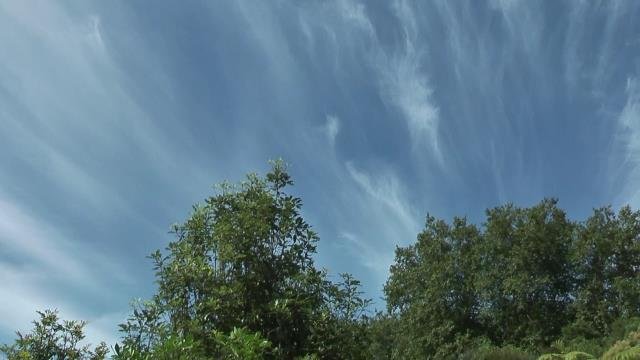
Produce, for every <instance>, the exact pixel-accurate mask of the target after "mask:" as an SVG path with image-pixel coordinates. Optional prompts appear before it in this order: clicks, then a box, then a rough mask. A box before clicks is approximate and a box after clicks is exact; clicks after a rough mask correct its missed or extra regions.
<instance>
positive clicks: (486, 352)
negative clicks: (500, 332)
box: [461, 344, 535, 360]
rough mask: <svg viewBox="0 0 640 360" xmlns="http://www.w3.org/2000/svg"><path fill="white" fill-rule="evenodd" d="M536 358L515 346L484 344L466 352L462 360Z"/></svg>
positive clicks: (521, 359)
mask: <svg viewBox="0 0 640 360" xmlns="http://www.w3.org/2000/svg"><path fill="white" fill-rule="evenodd" d="M534 359H535V356H534V355H531V354H530V353H528V352H526V351H524V350H522V349H519V348H517V347H515V346H510V345H506V346H502V347H498V346H493V345H490V344H483V345H481V346H479V347H477V348H475V349H474V350H471V351H468V352H466V353H465V354H464V355H463V356H462V357H461V360H534Z"/></svg>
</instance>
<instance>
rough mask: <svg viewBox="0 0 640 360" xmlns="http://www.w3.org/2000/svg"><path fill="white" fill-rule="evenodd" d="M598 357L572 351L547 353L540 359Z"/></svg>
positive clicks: (572, 359) (559, 359) (586, 358)
mask: <svg viewBox="0 0 640 360" xmlns="http://www.w3.org/2000/svg"><path fill="white" fill-rule="evenodd" d="M592 359H596V358H595V357H594V356H593V355H591V354H587V353H585V352H581V351H572V352H569V353H566V354H545V355H542V356H540V357H539V358H538V360H592Z"/></svg>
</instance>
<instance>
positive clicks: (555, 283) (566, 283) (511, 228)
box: [476, 199, 574, 347]
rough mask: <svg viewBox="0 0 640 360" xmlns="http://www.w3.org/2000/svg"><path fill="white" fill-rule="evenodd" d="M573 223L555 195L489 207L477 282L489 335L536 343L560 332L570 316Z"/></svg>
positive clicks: (499, 339) (510, 341) (498, 340)
mask: <svg viewBox="0 0 640 360" xmlns="http://www.w3.org/2000/svg"><path fill="white" fill-rule="evenodd" d="M573 226H574V225H573V223H572V222H571V221H569V220H568V219H567V217H566V214H565V212H564V211H562V210H561V209H559V208H558V207H557V201H556V200H555V199H545V200H543V201H542V202H540V203H539V204H537V205H535V206H533V207H530V208H518V207H515V206H513V205H506V206H501V207H497V208H494V209H491V210H488V211H487V221H486V223H485V232H484V236H483V241H482V245H481V246H480V247H479V252H478V254H479V261H480V268H479V269H480V273H479V274H478V275H479V276H478V277H477V279H478V281H477V283H476V288H477V290H478V294H479V296H480V298H479V301H480V304H481V309H480V319H481V321H482V323H483V324H484V326H485V328H486V329H488V335H489V337H490V338H491V340H493V341H494V342H496V343H498V344H503V343H507V344H516V345H522V346H526V347H537V346H541V345H544V344H549V343H550V342H551V341H553V339H555V338H557V337H558V336H559V334H560V333H561V329H562V327H563V326H564V325H565V324H566V323H567V322H568V321H569V320H570V313H569V311H568V306H569V304H570V302H571V286H572V277H571V275H572V273H571V268H570V266H569V261H568V259H569V254H570V249H571V243H572V236H573Z"/></svg>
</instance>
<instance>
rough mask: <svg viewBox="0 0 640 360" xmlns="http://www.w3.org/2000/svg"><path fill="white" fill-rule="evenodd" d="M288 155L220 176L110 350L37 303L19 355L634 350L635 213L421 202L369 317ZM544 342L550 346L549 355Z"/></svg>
mask: <svg viewBox="0 0 640 360" xmlns="http://www.w3.org/2000/svg"><path fill="white" fill-rule="evenodd" d="M292 184H293V182H292V180H291V178H290V177H289V174H288V173H287V171H286V167H285V165H284V164H283V163H282V162H281V161H276V162H274V163H273V167H272V170H271V171H270V172H269V173H268V174H267V175H266V176H265V177H260V176H258V175H255V174H250V175H249V176H248V177H247V179H246V181H244V182H241V183H240V184H236V185H232V184H223V185H222V186H220V190H219V192H218V193H217V194H216V195H214V196H212V197H210V198H208V199H206V200H205V202H204V203H203V204H200V205H197V206H195V207H194V208H193V211H192V213H191V215H190V216H189V218H188V219H187V220H186V221H185V222H184V223H182V224H177V225H175V226H173V233H174V234H175V240H174V241H172V242H171V243H170V244H169V245H168V246H167V248H166V249H165V251H156V252H154V253H153V254H152V255H151V256H150V258H151V260H152V261H153V264H154V269H155V272H156V280H157V291H156V293H155V295H154V296H153V297H152V298H151V299H149V300H146V301H137V302H134V303H133V307H132V311H131V315H130V317H129V318H128V319H127V321H125V322H124V323H123V324H121V325H120V331H121V333H122V339H121V341H120V342H119V343H118V344H115V345H114V346H113V348H112V349H111V355H109V354H108V353H109V351H108V349H107V347H106V345H104V344H101V345H99V346H98V347H97V348H95V349H91V348H89V346H88V345H84V343H82V339H83V338H84V334H83V326H84V323H83V322H74V321H61V320H60V319H59V318H58V316H57V313H56V312H52V311H46V312H41V313H39V314H40V319H39V321H36V322H34V325H35V327H34V329H33V330H32V332H31V333H29V334H26V335H23V334H21V333H18V339H17V340H16V341H15V343H14V344H11V345H4V346H2V347H0V354H4V356H5V357H6V358H8V359H10V360H14V359H37V360H40V359H59V360H62V359H95V360H98V359H105V358H106V357H107V356H111V357H112V358H113V359H134V360H149V359H161V360H162V359H166V360H169V359H179V360H180V359H182V360H196V359H197V360H200V359H201V360H206V359H308V360H310V359H468V360H474V359H476V360H480V359H536V358H537V357H538V356H540V355H541V354H544V355H542V356H540V359H593V358H595V357H596V356H602V358H603V359H640V336H639V335H638V334H640V332H639V329H638V325H639V324H640V212H634V211H632V210H631V209H630V208H628V207H625V208H622V209H620V210H619V211H618V212H617V213H616V212H614V211H613V210H612V209H611V208H609V207H606V208H601V209H596V210H594V212H593V214H592V215H591V216H590V217H589V218H588V219H587V220H586V221H582V222H576V221H571V220H570V219H568V218H567V216H566V214H565V212H564V211H562V210H561V209H560V208H558V206H557V202H556V200H553V199H547V200H543V201H542V202H540V203H539V204H537V205H535V206H532V207H529V208H520V207H516V206H513V205H505V206H500V207H496V208H494V209H490V210H488V211H487V213H486V220H485V222H484V223H483V224H482V225H481V226H478V225H475V224H472V223H469V222H468V221H467V220H466V219H464V218H454V219H453V220H452V221H451V222H450V223H448V222H446V221H443V220H439V219H436V218H435V217H432V216H427V218H426V223H425V229H424V230H423V231H422V232H421V233H420V234H419V235H418V237H417V241H416V242H415V243H414V244H412V245H410V246H407V247H400V248H397V250H396V257H395V262H394V264H393V265H392V266H391V269H390V276H389V279H388V281H387V283H386V284H385V287H384V294H385V298H386V302H387V311H386V312H381V313H377V314H375V315H373V316H371V314H370V313H369V312H368V308H369V306H370V301H369V300H367V299H364V298H363V297H362V293H361V291H360V282H359V281H358V280H356V279H355V278H354V277H353V276H351V275H350V274H340V280H339V281H337V282H333V281H330V280H329V277H328V275H327V272H326V271H325V270H324V269H319V268H317V267H316V266H315V264H314V261H313V258H314V254H315V252H316V245H317V242H318V236H317V234H316V233H315V232H314V231H313V229H312V228H311V226H310V225H309V224H308V223H307V222H306V221H305V220H304V219H303V217H302V215H301V207H302V201H301V199H300V198H298V197H295V196H293V195H291V194H290V193H289V192H288V187H289V186H290V185H292ZM545 353H546V354H545Z"/></svg>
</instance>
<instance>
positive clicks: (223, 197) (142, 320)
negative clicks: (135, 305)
mask: <svg viewBox="0 0 640 360" xmlns="http://www.w3.org/2000/svg"><path fill="white" fill-rule="evenodd" d="M292 184H293V181H292V180H291V178H290V176H289V174H288V173H287V171H286V166H285V164H284V163H283V162H282V161H276V162H274V163H273V167H272V169H271V171H270V172H269V173H268V174H267V175H266V176H265V177H264V178H263V177H260V176H258V175H256V174H250V175H248V176H247V179H246V180H245V181H244V182H241V183H240V184H237V185H232V184H228V183H227V184H223V185H222V186H221V187H220V192H219V193H218V194H216V195H215V196H212V197H210V198H208V199H207V200H206V201H205V203H204V204H201V205H197V206H195V207H194V209H193V212H192V214H191V216H190V218H188V219H187V221H186V222H184V223H183V224H180V225H175V226H174V228H173V232H174V233H175V235H176V240H175V241H173V242H171V243H170V244H169V246H168V247H167V251H166V253H164V254H163V253H162V252H160V251H156V252H155V253H154V254H152V256H151V257H152V259H153V261H154V265H155V270H156V277H157V283H158V291H157V294H156V295H155V297H154V298H153V301H152V302H150V303H149V304H147V305H145V306H144V307H143V308H142V309H139V310H137V314H136V313H134V316H133V317H132V319H130V321H129V322H128V323H126V324H123V325H122V329H123V330H124V331H125V334H127V335H126V336H125V339H124V342H123V343H124V344H129V346H128V348H132V347H136V346H138V347H140V349H139V351H141V352H145V351H146V352H149V351H152V349H153V348H154V346H157V343H161V342H162V339H163V338H166V336H167V335H166V334H173V336H179V337H183V338H189V339H191V340H193V341H194V342H195V343H196V344H198V346H199V347H200V348H202V349H203V351H204V353H205V354H217V353H220V352H222V350H221V349H220V342H219V341H217V340H216V338H214V337H213V336H212V334H214V333H216V332H217V333H223V334H229V333H231V332H232V331H234V329H236V328H243V329H246V331H248V332H258V333H259V334H260V335H261V336H262V337H264V339H266V340H267V341H268V342H269V344H271V346H272V348H273V350H272V351H271V356H273V357H280V358H293V357H298V356H303V355H305V354H311V353H314V354H318V355H319V356H325V355H326V354H329V353H335V352H336V351H335V346H333V345H335V342H334V343H333V344H332V346H329V345H330V344H329V343H328V342H327V339H330V338H332V337H333V338H335V337H336V336H338V333H341V332H349V331H351V334H352V335H353V331H352V330H353V329H352V328H351V327H349V326H346V325H348V324H352V323H354V322H356V321H357V319H356V318H357V316H356V312H357V311H360V310H359V309H362V308H364V307H365V306H366V302H364V301H363V300H361V298H360V297H359V293H357V288H358V287H359V283H358V282H357V281H355V279H353V278H352V277H349V276H347V277H345V278H344V283H342V284H333V283H331V282H330V281H328V280H327V277H326V273H325V272H324V271H323V270H319V269H317V268H316V267H315V265H314V261H313V255H314V253H315V251H316V243H317V241H318V236H317V234H316V233H315V232H314V231H313V230H312V228H311V226H310V225H309V224H308V223H307V222H306V221H305V220H304V219H303V217H302V215H301V206H302V200H301V199H300V198H298V197H295V196H293V195H291V194H289V193H288V192H287V187H288V186H290V185H292ZM149 329H151V330H152V332H153V333H155V334H156V336H155V338H154V337H151V338H150V337H149V336H148V333H145V332H146V331H147V330H149ZM143 338H146V339H151V341H149V342H144V341H140V339H143ZM340 351H343V352H344V351H346V350H345V349H344V348H341V349H340ZM342 356H345V357H349V355H348V354H346V355H342ZM325 357H328V355H326V356H325Z"/></svg>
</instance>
